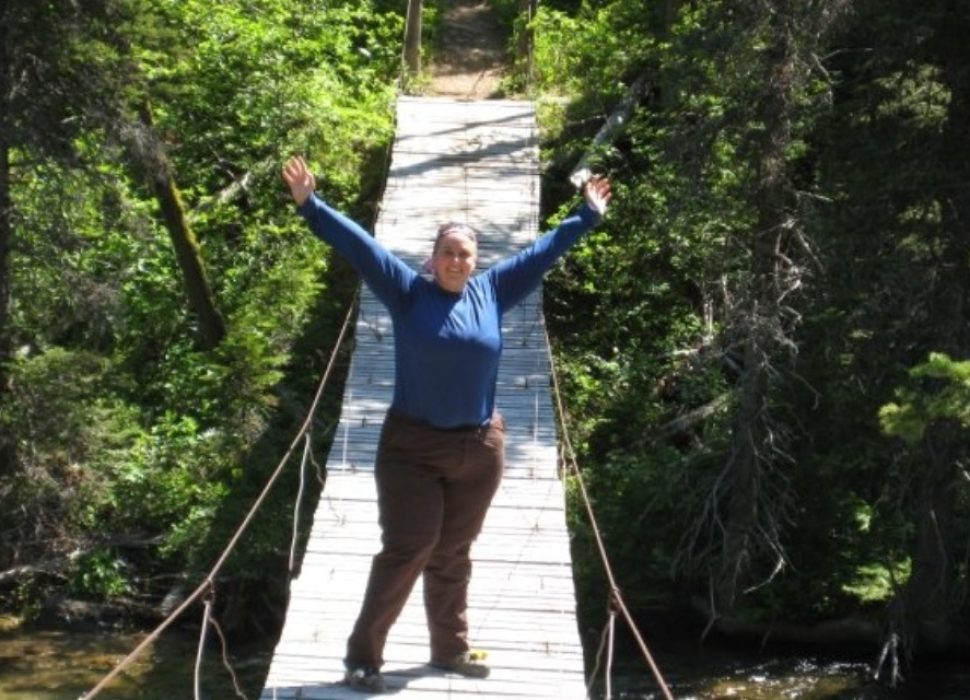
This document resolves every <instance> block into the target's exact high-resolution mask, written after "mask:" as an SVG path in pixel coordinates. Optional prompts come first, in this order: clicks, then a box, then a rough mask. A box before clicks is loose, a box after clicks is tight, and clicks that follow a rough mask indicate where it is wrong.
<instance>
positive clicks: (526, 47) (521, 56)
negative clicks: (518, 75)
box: [515, 0, 539, 84]
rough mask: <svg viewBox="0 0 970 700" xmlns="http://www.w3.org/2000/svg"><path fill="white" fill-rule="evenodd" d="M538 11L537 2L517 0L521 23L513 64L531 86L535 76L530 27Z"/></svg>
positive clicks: (533, 33) (533, 0) (532, 33)
mask: <svg viewBox="0 0 970 700" xmlns="http://www.w3.org/2000/svg"><path fill="white" fill-rule="evenodd" d="M538 11H539V0H519V19H520V20H521V22H522V29H521V31H520V32H519V36H518V38H517V40H516V42H515V62H516V65H518V66H520V67H521V68H522V72H523V74H524V75H525V80H526V83H527V84H532V80H533V78H534V76H535V71H534V65H533V61H532V51H533V47H534V45H535V32H533V30H532V26H531V25H532V20H533V19H535V16H536V13H537V12H538Z"/></svg>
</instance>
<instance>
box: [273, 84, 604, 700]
mask: <svg viewBox="0 0 970 700" xmlns="http://www.w3.org/2000/svg"><path fill="white" fill-rule="evenodd" d="M538 210H539V171H538V138H537V132H536V124H535V113H534V107H533V105H532V104H531V103H529V102H521V101H459V100H450V99H443V98H412V97H404V96H402V97H400V98H399V99H398V104H397V132H396V136H395V141H394V146H393V150H392V154H391V165H390V172H389V177H388V182H387V185H386V190H385V194H384V199H383V202H382V206H381V210H380V214H379V217H378V220H377V223H376V227H375V235H376V236H377V238H378V239H379V240H380V241H381V242H382V243H383V244H384V245H385V246H387V247H388V248H389V249H390V250H392V251H394V252H395V253H396V254H397V255H399V256H400V257H401V258H402V259H403V260H405V261H406V262H409V263H410V264H412V265H413V266H414V267H418V266H420V264H421V262H422V261H423V260H424V259H425V257H426V256H427V255H428V254H429V252H430V247H431V244H432V241H433V236H434V231H435V229H436V227H437V224H438V223H441V222H444V221H449V220H462V221H465V222H467V223H469V224H471V225H472V226H474V227H475V228H476V229H478V230H479V231H481V232H482V237H481V240H480V242H479V267H480V268H486V267H488V266H489V265H491V264H494V263H495V262H496V261H498V260H499V259H501V258H503V257H505V256H507V255H509V254H511V253H513V252H515V251H517V250H519V249H520V248H522V247H523V246H525V245H527V244H528V243H530V242H531V241H532V240H533V239H534V238H535V236H536V235H537V233H538V230H537V229H538ZM503 333H504V337H505V351H504V355H503V360H502V365H501V369H500V373H499V380H498V388H497V406H498V408H499V410H500V411H501V412H502V413H503V414H504V415H505V417H506V420H507V423H508V430H507V434H506V450H507V453H506V471H505V476H504V479H503V483H502V486H501V488H500V491H499V493H498V494H497V495H496V497H495V500H494V502H493V505H492V507H491V510H490V512H489V516H488V518H487V520H486V523H485V527H484V529H483V532H482V534H481V536H480V537H479V539H478V540H477V541H476V543H475V545H474V546H473V548H472V558H473V562H474V570H473V574H472V582H471V587H470V590H469V611H468V616H469V625H470V629H469V639H470V642H471V643H472V645H473V647H475V648H477V649H483V650H485V651H487V652H488V664H489V665H490V666H491V668H492V674H491V676H490V677H489V678H488V679H485V680H479V679H470V678H464V677H457V676H454V675H449V674H446V673H444V672H442V671H439V670H437V669H434V668H432V667H431V666H430V665H428V663H427V662H428V653H429V649H428V633H427V626H426V622H425V617H424V609H423V602H422V601H423V598H422V591H421V585H420V582H419V584H418V586H417V587H416V588H415V590H414V591H413V593H412V595H411V598H410V599H409V601H408V604H407V606H406V607H405V610H404V612H403V613H402V615H401V617H400V618H399V619H398V622H397V623H396V624H395V626H394V627H393V628H392V630H391V634H390V637H389V639H388V643H387V647H386V649H385V658H386V664H385V666H384V668H383V669H382V670H383V673H384V675H385V679H386V682H387V686H388V692H390V693H393V694H395V695H397V696H399V697H401V698H435V699H441V700H445V699H447V698H471V697H475V696H478V697H501V698H508V699H510V700H511V699H514V698H530V699H532V700H534V699H536V698H557V700H570V699H573V698H575V699H576V700H580V699H582V698H585V697H586V687H585V680H584V667H583V651H582V647H581V645H580V639H579V632H578V629H577V623H576V608H575V594H574V587H573V578H572V565H571V557H570V549H569V537H568V533H567V530H566V523H565V512H564V495H563V487H562V481H561V479H560V474H559V472H558V461H559V460H558V453H557V439H556V429H555V420H554V413H553V406H552V398H551V396H550V391H549V371H550V368H549V358H548V347H547V339H546V334H545V326H544V322H543V317H542V307H541V290H539V291H536V292H535V293H533V294H532V295H531V296H530V297H529V298H528V299H526V300H525V302H524V303H522V304H521V305H519V306H518V307H516V308H515V309H513V310H512V311H511V312H509V314H507V315H506V317H505V318H504V321H503ZM355 341H356V342H355V349H354V353H353V357H352V360H351V365H350V371H349V376H348V380H347V383H346V386H345V393H344V397H343V403H342V409H341V417H340V423H339V426H338V429H337V434H336V437H335V440H334V443H333V446H332V448H331V451H330V454H329V456H328V459H327V466H326V469H327V479H326V485H325V488H324V491H323V494H322V496H321V499H320V502H319V505H318V507H317V512H316V514H315V515H314V520H313V525H312V530H311V534H310V538H309V541H308V545H307V550H306V552H305V554H304V557H303V561H302V566H301V569H300V572H299V575H298V576H297V577H296V578H294V580H293V581H292V584H291V589H290V603H289V608H288V612H287V618H286V622H285V624H284V627H283V630H282V633H281V637H280V640H279V642H278V645H277V647H276V650H275V653H274V656H273V659H272V662H271V666H270V670H269V674H268V676H267V680H266V683H265V686H264V688H263V691H262V694H261V696H260V697H261V700H275V699H279V700H283V699H290V698H293V699H296V698H301V699H313V700H343V699H345V698H359V697H360V694H359V693H358V692H356V691H353V690H351V689H349V688H348V687H347V686H345V685H343V684H342V679H343V663H342V659H343V656H344V651H345V643H346V638H347V635H348V634H349V632H350V629H351V627H352V625H353V622H354V619H355V617H356V615H357V612H358V610H359V606H360V601H361V598H362V594H363V590H364V587H365V585H366V580H367V574H368V571H369V566H370V560H371V558H372V556H373V555H374V554H375V553H376V552H377V550H378V548H379V546H380V544H379V543H380V531H379V528H378V525H377V519H378V516H377V504H376V490H375V486H374V481H373V467H374V457H375V450H376V445H377V440H378V435H379V432H380V429H381V424H382V421H383V416H384V413H385V411H386V410H387V407H388V405H389V404H390V401H391V392H392V388H393V382H394V377H393V372H394V365H393V362H394V360H393V344H394V340H393V329H392V327H391V321H390V318H389V317H388V315H387V313H386V312H385V310H384V309H383V307H382V306H381V305H380V304H379V303H378V302H377V300H376V299H375V298H374V297H373V296H372V295H371V294H370V293H369V292H368V291H367V290H366V289H365V290H364V291H363V292H362V297H361V303H360V308H359V312H358V316H357V319H356V330H355ZM455 381H460V378H456V379H455Z"/></svg>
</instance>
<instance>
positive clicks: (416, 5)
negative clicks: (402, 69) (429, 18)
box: [404, 0, 423, 76]
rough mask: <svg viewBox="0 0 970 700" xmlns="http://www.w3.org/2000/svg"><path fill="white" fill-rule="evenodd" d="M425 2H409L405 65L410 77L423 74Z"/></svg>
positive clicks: (405, 32)
mask: <svg viewBox="0 0 970 700" xmlns="http://www.w3.org/2000/svg"><path fill="white" fill-rule="evenodd" d="M422 4H423V0H408V17H407V26H406V27H405V30H404V63H405V65H406V66H407V72H408V75H409V76H415V75H418V74H419V73H420V72H421V8H422Z"/></svg>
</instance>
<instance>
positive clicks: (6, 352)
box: [0, 18, 16, 477]
mask: <svg viewBox="0 0 970 700" xmlns="http://www.w3.org/2000/svg"><path fill="white" fill-rule="evenodd" d="M3 19H4V21H3V23H2V28H0V406H2V405H3V404H4V403H5V402H7V401H9V400H10V374H9V367H8V365H9V363H10V360H11V359H12V357H13V342H12V338H11V335H12V333H11V328H10V251H11V249H12V247H13V245H12V244H13V220H12V219H13V217H12V213H13V212H12V202H11V197H10V146H11V144H10V142H9V137H10V133H11V130H12V128H11V127H12V124H11V122H12V115H11V114H10V103H9V102H8V96H9V95H10V85H11V80H12V76H11V75H10V69H11V68H10V66H11V61H10V55H9V52H10V38H9V36H8V34H9V30H8V27H9V22H7V21H6V18H3ZM15 463H16V459H15V457H14V441H13V436H11V435H10V434H9V431H8V430H6V429H2V430H0V477H3V476H9V475H10V474H12V473H13V471H14V465H15Z"/></svg>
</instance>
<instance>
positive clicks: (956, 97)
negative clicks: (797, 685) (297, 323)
mask: <svg viewBox="0 0 970 700" xmlns="http://www.w3.org/2000/svg"><path fill="white" fill-rule="evenodd" d="M941 4H942V6H943V11H942V12H940V14H939V16H940V18H941V23H940V25H939V28H938V38H937V41H936V42H935V43H936V47H937V51H938V57H937V61H938V63H939V65H940V67H941V68H942V70H943V78H944V81H945V82H946V85H947V87H948V88H949V90H950V102H949V107H948V113H947V125H946V128H945V131H944V135H943V155H942V159H941V163H940V166H941V167H940V180H941V183H942V187H941V191H940V201H941V203H942V212H943V216H942V236H943V241H942V245H941V246H940V248H941V250H942V251H943V256H942V263H943V264H942V265H940V266H939V268H938V270H937V271H936V277H935V279H934V282H935V284H934V289H933V290H932V293H931V299H932V301H931V304H932V308H933V310H934V311H933V316H934V317H935V318H936V319H938V325H937V327H936V328H935V329H934V335H935V338H934V339H933V341H932V342H934V343H935V347H933V348H932V349H933V350H941V351H943V352H946V353H947V354H948V355H950V356H951V357H953V358H954V359H966V358H968V357H970V330H968V328H970V49H968V48H967V45H966V37H967V36H968V33H970V15H968V14H967V9H966V5H965V3H964V2H962V0H944V1H943V2H942V3H941ZM968 452H970V449H968V446H967V444H966V440H965V433H964V432H962V431H961V430H960V429H959V426H955V425H951V424H948V423H947V422H941V423H939V424H937V425H932V426H930V428H929V429H928V430H927V432H926V435H925V437H924V440H923V455H924V459H923V463H922V464H921V468H920V471H919V475H918V484H917V493H916V497H917V498H916V501H917V504H916V513H915V525H916V532H915V538H914V543H913V551H912V562H913V569H912V574H911V576H910V578H909V581H908V582H907V584H906V591H905V598H904V602H905V614H904V623H903V624H904V627H903V632H904V634H905V637H906V638H907V640H908V641H910V642H911V643H913V644H915V646H916V647H917V648H922V649H923V650H928V651H942V650H945V649H947V648H948V647H949V646H950V644H951V643H952V641H954V638H955V633H956V631H957V630H956V627H955V625H956V624H957V620H958V616H957V614H956V613H957V611H958V609H959V603H958V601H957V600H956V594H957V591H958V589H959V588H960V583H959V581H958V577H959V576H960V573H959V567H958V565H957V550H958V543H957V542H956V512H957V511H956V507H957V495H958V493H959V489H960V487H961V482H960V480H959V472H958V471H957V464H958V463H960V462H961V461H963V460H966V459H967V457H968ZM964 585H965V582H964Z"/></svg>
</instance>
